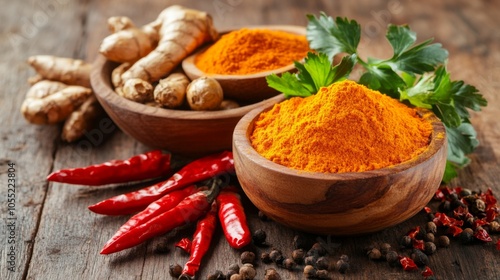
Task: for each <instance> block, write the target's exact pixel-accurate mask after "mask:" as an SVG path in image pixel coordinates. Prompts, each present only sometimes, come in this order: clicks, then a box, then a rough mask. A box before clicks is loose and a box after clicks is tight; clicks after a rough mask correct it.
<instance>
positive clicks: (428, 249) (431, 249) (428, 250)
mask: <svg viewBox="0 0 500 280" xmlns="http://www.w3.org/2000/svg"><path fill="white" fill-rule="evenodd" d="M435 252H436V244H434V242H425V243H424V253H425V254H426V255H432V254H434V253H435Z"/></svg>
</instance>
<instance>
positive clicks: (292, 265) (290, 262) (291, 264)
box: [283, 258, 297, 270]
mask: <svg viewBox="0 0 500 280" xmlns="http://www.w3.org/2000/svg"><path fill="white" fill-rule="evenodd" d="M296 266H297V264H296V263H295V262H294V261H293V260H292V259H290V258H286V259H284V260H283V267H284V268H285V269H287V270H293V269H294V268H295V267H296Z"/></svg>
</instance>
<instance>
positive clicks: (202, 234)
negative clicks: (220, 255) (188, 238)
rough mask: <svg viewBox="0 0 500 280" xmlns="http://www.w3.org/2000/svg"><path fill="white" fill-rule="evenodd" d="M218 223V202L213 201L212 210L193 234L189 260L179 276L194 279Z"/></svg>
mask: <svg viewBox="0 0 500 280" xmlns="http://www.w3.org/2000/svg"><path fill="white" fill-rule="evenodd" d="M216 225H217V203H215V202H214V203H212V208H211V209H210V212H208V213H207V215H205V217H204V218H203V219H201V220H199V221H198V223H197V225H196V231H195V233H194V235H193V241H192V243H191V248H190V256H189V260H188V261H187V262H186V264H185V265H184V269H183V270H182V274H181V276H180V277H179V279H180V280H183V279H194V276H195V275H196V272H198V270H199V268H200V265H201V260H202V259H203V256H205V254H206V253H207V252H208V249H209V248H210V242H211V240H212V236H213V234H214V232H215V226H216Z"/></svg>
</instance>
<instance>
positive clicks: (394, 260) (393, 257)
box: [385, 250, 399, 266]
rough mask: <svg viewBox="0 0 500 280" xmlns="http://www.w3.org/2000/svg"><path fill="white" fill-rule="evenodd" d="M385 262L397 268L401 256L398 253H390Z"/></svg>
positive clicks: (386, 255)
mask: <svg viewBox="0 0 500 280" xmlns="http://www.w3.org/2000/svg"><path fill="white" fill-rule="evenodd" d="M385 260H386V261H387V262H388V263H389V265H391V266H396V265H397V264H399V254H398V253H397V252H396V251H392V250H391V251H388V252H387V254H385Z"/></svg>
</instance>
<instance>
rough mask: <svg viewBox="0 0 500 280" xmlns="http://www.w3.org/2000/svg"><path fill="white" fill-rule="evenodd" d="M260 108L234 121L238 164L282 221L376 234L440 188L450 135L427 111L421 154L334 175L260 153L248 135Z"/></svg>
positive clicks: (257, 199)
mask: <svg viewBox="0 0 500 280" xmlns="http://www.w3.org/2000/svg"><path fill="white" fill-rule="evenodd" d="M270 107H271V106H268V108H267V109H266V110H268V109H270ZM262 111H263V110H262V108H261V109H256V110H253V111H251V112H250V113H248V114H247V115H245V116H244V117H243V118H242V119H241V120H240V122H239V123H238V124H237V125H236V128H235V130H234V134H233V155H234V163H235V168H236V174H237V176H238V180H239V181H240V183H241V186H242V188H243V190H244V192H245V193H246V195H247V196H248V198H249V199H250V200H251V201H252V202H253V204H254V205H255V206H256V207H257V208H258V209H260V210H261V211H262V212H264V213H265V214H266V215H268V216H269V217H270V218H272V219H274V220H275V221H277V222H279V223H282V224H284V225H287V226H289V227H292V228H296V229H299V230H302V231H306V232H312V233H318V234H332V235H351V234H365V233H370V232H375V231H379V230H382V229H384V228H388V227H391V226H393V225H396V224H398V223H401V222H403V221H405V220H406V219H408V218H410V217H412V216H413V215H415V214H416V213H417V212H419V211H420V210H422V208H423V207H424V206H425V205H426V204H427V203H428V202H429V201H430V199H431V198H432V196H433V194H434V193H435V191H436V190H437V189H438V188H439V185H440V182H441V180H442V176H443V172H444V168H445V165H446V149H447V144H446V134H445V129H444V126H443V124H442V123H441V122H440V121H439V119H438V118H437V117H435V116H434V115H433V114H431V113H429V112H427V113H425V114H423V118H425V119H427V120H428V121H429V122H431V123H432V127H433V131H432V136H431V139H430V144H429V147H428V149H426V150H425V151H424V152H423V153H422V154H420V155H419V156H418V157H416V158H414V159H412V160H409V161H407V162H404V163H401V164H399V165H395V166H391V167H387V168H383V169H378V170H372V171H366V172H359V173H338V174H333V173H315V172H305V171H297V170H294V169H291V168H288V167H285V166H282V165H279V164H276V163H274V162H272V161H270V160H268V159H266V158H264V157H263V156H261V155H260V154H258V153H257V152H256V151H255V150H254V149H253V147H252V146H251V143H250V141H249V135H250V134H251V132H252V131H253V125H254V121H255V120H256V118H257V117H258V115H259V114H260V113H261V112H262Z"/></svg>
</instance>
